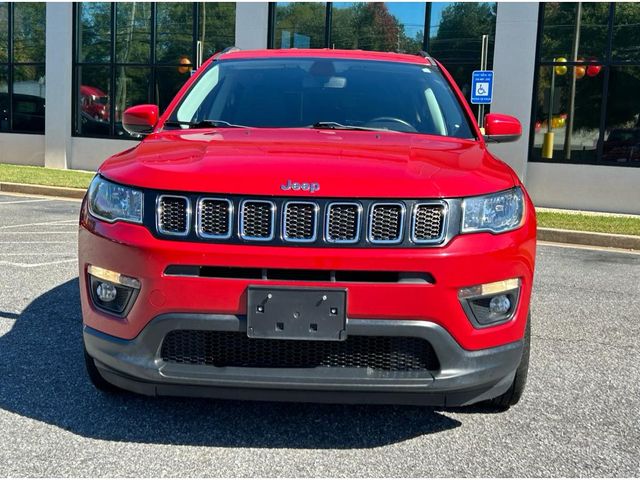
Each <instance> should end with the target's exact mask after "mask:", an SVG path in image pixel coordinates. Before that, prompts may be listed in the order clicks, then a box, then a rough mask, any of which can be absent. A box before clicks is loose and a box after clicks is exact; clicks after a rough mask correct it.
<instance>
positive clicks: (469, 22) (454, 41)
mask: <svg viewBox="0 0 640 480" xmlns="http://www.w3.org/2000/svg"><path fill="white" fill-rule="evenodd" d="M497 8H498V7H497V3H474V2H434V3H432V4H431V12H430V15H429V17H430V22H429V23H430V25H429V53H430V54H431V55H433V56H434V57H435V58H437V59H438V60H439V61H440V62H442V64H443V65H444V66H445V67H446V68H447V70H449V73H451V76H452V77H453V78H454V80H455V81H456V83H457V84H458V86H459V87H460V89H461V90H462V92H463V93H464V96H465V97H466V98H467V99H469V97H470V94H471V76H472V72H473V71H474V70H480V57H481V54H482V36H483V35H488V40H489V48H488V58H487V69H489V70H491V68H492V66H493V47H494V41H495V32H496V13H497ZM472 108H473V109H474V111H475V110H476V109H477V106H476V105H472Z"/></svg>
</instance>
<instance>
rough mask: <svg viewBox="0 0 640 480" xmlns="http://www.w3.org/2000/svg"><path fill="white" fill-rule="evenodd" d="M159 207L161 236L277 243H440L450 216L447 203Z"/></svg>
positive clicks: (184, 202)
mask: <svg viewBox="0 0 640 480" xmlns="http://www.w3.org/2000/svg"><path fill="white" fill-rule="evenodd" d="M156 207H157V208H156V218H155V226H156V231H157V232H158V233H159V234H160V235H161V236H164V235H166V236H173V237H180V238H182V239H185V240H190V241H198V240H199V241H209V242H213V241H228V242H230V243H242V242H256V243H257V242H263V243H269V244H274V245H284V244H295V243H299V244H305V243H306V244H309V245H314V246H331V245H334V246H337V245H344V246H349V245H351V246H360V247H367V246H368V245H369V246H385V245H399V246H404V247H409V246H411V245H415V244H432V245H436V244H441V243H443V242H444V240H445V237H447V231H448V227H447V224H448V222H447V221H446V218H447V216H448V215H449V214H448V211H449V210H448V202H444V201H441V200H406V201H404V200H403V201H399V200H394V201H391V200H369V199H363V200H362V201H358V202H356V201H341V200H337V199H336V200H334V201H331V200H328V199H313V200H311V199H309V200H307V199H300V200H297V199H293V198H289V199H287V198H277V197H275V198H272V199H262V198H260V199H256V198H249V199H247V198H245V199H243V198H237V197H213V196H212V197H207V196H204V195H203V196H198V195H193V194H192V195H189V196H181V195H173V194H161V195H158V197H157V201H156ZM192 209H193V211H192ZM151 222H152V220H151V219H150V218H149V224H151ZM453 233H455V232H453ZM447 238H448V237H447Z"/></svg>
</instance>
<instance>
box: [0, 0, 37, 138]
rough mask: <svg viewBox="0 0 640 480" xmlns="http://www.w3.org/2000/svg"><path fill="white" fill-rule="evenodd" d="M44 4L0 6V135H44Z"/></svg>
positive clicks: (0, 4) (8, 4)
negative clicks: (6, 133)
mask: <svg viewBox="0 0 640 480" xmlns="http://www.w3.org/2000/svg"><path fill="white" fill-rule="evenodd" d="M45 8H46V4H44V3H7V2H3V3H0V132H19V133H44V108H45V103H44V100H45V58H44V55H45V16H46V15H45Z"/></svg>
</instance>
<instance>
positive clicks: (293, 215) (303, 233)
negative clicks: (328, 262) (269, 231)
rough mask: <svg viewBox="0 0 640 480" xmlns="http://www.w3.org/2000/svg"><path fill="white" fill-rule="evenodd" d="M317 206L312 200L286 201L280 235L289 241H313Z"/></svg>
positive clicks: (315, 229)
mask: <svg viewBox="0 0 640 480" xmlns="http://www.w3.org/2000/svg"><path fill="white" fill-rule="evenodd" d="M317 212H318V206H317V205H316V204H315V203H312V202H288V203H287V204H286V205H285V207H284V220H283V222H282V223H283V230H282V236H283V237H284V239H285V240H288V241H291V242H314V241H315V239H316V231H317V225H316V223H317V218H318V215H317Z"/></svg>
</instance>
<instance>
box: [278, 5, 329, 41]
mask: <svg viewBox="0 0 640 480" xmlns="http://www.w3.org/2000/svg"><path fill="white" fill-rule="evenodd" d="M326 12H327V6H326V4H325V3H319V2H318V3H316V2H278V3H277V4H275V8H274V10H273V14H272V15H273V16H274V19H273V25H274V28H273V34H274V39H273V48H322V47H324V46H325V23H326Z"/></svg>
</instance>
